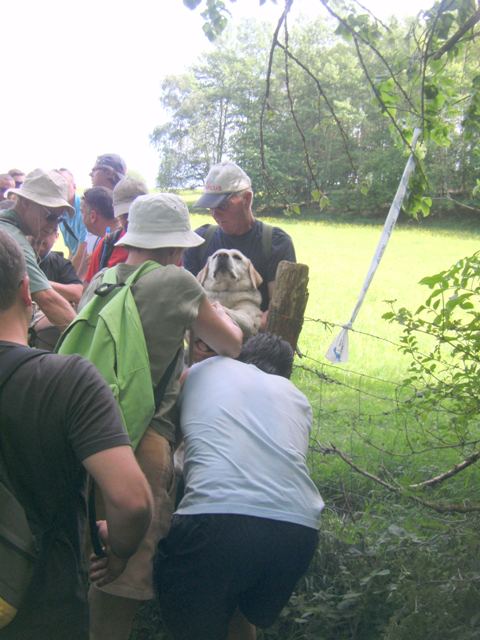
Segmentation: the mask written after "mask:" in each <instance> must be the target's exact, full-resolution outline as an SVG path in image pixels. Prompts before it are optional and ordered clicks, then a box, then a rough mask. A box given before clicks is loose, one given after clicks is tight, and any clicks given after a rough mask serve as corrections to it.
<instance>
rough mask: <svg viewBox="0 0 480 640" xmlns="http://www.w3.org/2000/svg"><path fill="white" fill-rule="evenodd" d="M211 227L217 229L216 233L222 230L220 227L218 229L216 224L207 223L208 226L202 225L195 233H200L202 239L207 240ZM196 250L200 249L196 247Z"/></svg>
mask: <svg viewBox="0 0 480 640" xmlns="http://www.w3.org/2000/svg"><path fill="white" fill-rule="evenodd" d="M211 227H215V231H216V232H217V231H219V229H220V227H218V226H217V225H216V224H213V223H210V222H207V223H206V224H202V226H201V227H198V229H195V233H198V235H199V236H201V237H202V238H205V236H206V235H207V232H208V230H209V229H210V228H211ZM199 246H200V247H201V246H202V245H199ZM194 248H195V249H196V248H198V247H194Z"/></svg>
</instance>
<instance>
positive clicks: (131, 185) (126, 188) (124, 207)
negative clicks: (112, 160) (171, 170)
mask: <svg viewBox="0 0 480 640" xmlns="http://www.w3.org/2000/svg"><path fill="white" fill-rule="evenodd" d="M147 193H148V188H147V185H146V184H145V183H144V182H143V181H142V180H137V179H136V178H132V177H131V176H126V177H125V178H122V179H121V180H120V181H119V182H117V184H116V185H115V187H114V189H113V213H114V214H115V217H116V218H118V216H122V215H124V214H125V213H128V210H129V208H130V205H131V204H132V202H133V201H134V200H135V199H136V198H138V196H144V195H146V194H147Z"/></svg>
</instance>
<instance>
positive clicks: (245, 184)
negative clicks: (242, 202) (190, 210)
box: [194, 162, 252, 209]
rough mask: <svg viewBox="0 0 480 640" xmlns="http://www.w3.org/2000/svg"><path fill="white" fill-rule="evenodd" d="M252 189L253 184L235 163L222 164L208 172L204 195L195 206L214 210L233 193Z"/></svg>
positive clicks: (216, 165) (214, 166)
mask: <svg viewBox="0 0 480 640" xmlns="http://www.w3.org/2000/svg"><path fill="white" fill-rule="evenodd" d="M251 187H252V182H251V180H250V178H249V177H248V176H247V174H246V173H245V171H243V169H240V167H239V166H238V165H236V164H235V163H233V162H221V163H220V164H215V165H213V167H212V168H211V169H210V171H209V172H208V175H207V178H206V180H205V186H204V188H203V195H202V196H201V198H200V199H199V200H197V202H196V203H195V205H194V206H195V207H205V208H207V209H214V208H215V207H218V206H220V205H222V203H223V202H225V201H226V200H228V198H229V197H230V196H231V195H232V193H237V192H239V191H243V190H244V189H250V188H251Z"/></svg>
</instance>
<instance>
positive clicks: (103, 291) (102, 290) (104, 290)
mask: <svg viewBox="0 0 480 640" xmlns="http://www.w3.org/2000/svg"><path fill="white" fill-rule="evenodd" d="M124 286H125V283H124V282H121V283H120V284H117V283H113V284H108V283H107V282H103V283H102V284H101V285H100V286H99V287H98V288H97V289H95V294H96V295H97V296H100V297H101V298H105V296H108V294H109V293H111V292H112V291H113V290H114V289H116V288H117V287H124Z"/></svg>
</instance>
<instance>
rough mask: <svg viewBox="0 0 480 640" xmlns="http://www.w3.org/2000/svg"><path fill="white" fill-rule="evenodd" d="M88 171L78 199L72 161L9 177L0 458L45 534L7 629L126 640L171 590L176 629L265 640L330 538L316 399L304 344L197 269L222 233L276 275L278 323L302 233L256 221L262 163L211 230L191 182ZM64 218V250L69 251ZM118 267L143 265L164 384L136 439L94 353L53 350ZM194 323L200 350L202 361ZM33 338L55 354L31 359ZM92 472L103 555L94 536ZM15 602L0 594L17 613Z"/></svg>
mask: <svg viewBox="0 0 480 640" xmlns="http://www.w3.org/2000/svg"><path fill="white" fill-rule="evenodd" d="M90 176H91V180H92V186H91V187H90V188H88V189H86V190H85V192H84V193H83V194H82V196H80V195H79V194H78V193H77V190H76V185H75V180H74V176H73V175H72V173H71V172H70V171H69V170H68V169H66V168H60V169H58V170H52V171H44V170H42V169H35V170H33V171H31V172H30V173H28V174H26V175H25V174H23V173H22V172H20V171H18V170H11V171H10V172H8V174H2V175H0V280H1V287H0V372H1V371H3V369H4V368H5V369H8V372H9V375H8V377H7V379H6V381H5V382H4V383H3V385H0V416H1V423H2V428H1V430H0V458H1V462H2V466H3V472H2V474H1V475H2V476H4V475H5V476H6V478H7V479H8V484H9V486H10V487H11V488H12V490H13V491H14V493H15V495H16V496H17V497H18V499H19V501H20V502H21V504H22V505H23V507H24V509H25V512H26V515H27V519H28V522H29V524H30V526H31V529H32V531H33V532H34V534H35V536H36V538H37V540H38V547H39V556H38V559H37V561H36V564H35V570H34V575H33V578H32V580H31V582H30V584H29V587H28V590H27V594H26V596H25V599H24V601H23V602H22V604H21V606H20V607H19V610H18V613H17V614H16V615H15V616H14V617H13V614H12V619H11V621H9V623H8V624H6V625H5V626H4V627H3V628H0V639H2V640H3V639H4V638H5V639H19V638H21V639H22V640H30V639H32V640H33V638H35V640H42V639H45V640H47V639H48V640H55V639H57V638H58V639H60V638H62V639H63V638H66V637H69V638H70V639H71V640H76V639H78V640H80V639H82V640H86V638H88V637H89V638H90V639H91V640H100V639H101V640H109V639H112V640H113V639H115V640H122V639H124V640H128V638H129V636H130V632H131V629H132V625H133V621H134V617H135V615H136V613H137V611H138V607H139V605H140V604H141V603H142V602H144V601H148V600H151V599H153V598H158V599H159V603H160V606H161V609H162V617H163V620H164V623H165V625H166V627H167V629H168V630H169V632H170V633H171V634H172V637H173V638H174V639H175V640H183V639H185V640H186V639H189V640H194V639H195V640H202V639H204V640H207V639H208V640H223V639H227V638H228V640H234V639H238V640H242V639H243V640H252V639H253V638H255V637H256V635H255V628H256V626H260V627H266V626H269V625H271V624H272V623H273V622H274V620H275V619H276V618H277V617H278V615H279V613H280V611H281V609H282V608H283V606H284V605H285V604H286V602H287V601H288V599H289V597H290V595H291V593H292V591H293V589H294V588H295V584H296V583H297V581H298V579H299V578H300V577H301V576H302V575H303V574H304V573H305V571H306V570H307V568H308V565H309V563H310V561H311V559H312V557H313V554H314V551H315V547H316V544H317V530H318V527H319V518H320V513H321V510H322V508H323V502H322V499H321V497H320V495H319V493H318V490H317V489H316V487H315V484H314V483H313V482H312V480H311V479H310V477H309V474H308V469H307V466H306V463H305V457H306V452H307V447H308V439H309V433H310V428H311V425H312V411H311V408H310V405H309V403H308V401H307V399H306V398H305V396H304V395H303V394H302V393H301V392H300V391H299V390H298V389H297V388H296V387H295V386H294V385H293V384H292V383H291V382H290V380H289V378H290V374H291V370H292V363H293V356H294V354H293V350H292V348H291V347H290V345H289V344H288V343H286V342H285V341H283V340H282V339H280V338H279V337H276V336H273V335H271V334H268V333H265V332H260V333H259V334H258V335H256V336H254V337H252V338H249V339H248V340H247V341H244V339H243V334H242V331H241V330H240V328H239V327H238V326H237V325H236V324H235V323H234V322H233V321H232V320H231V318H230V317H229V315H228V314H227V313H226V312H225V311H224V309H223V308H222V307H221V306H220V305H218V304H214V303H211V302H210V301H209V300H208V298H207V296H206V294H205V291H204V290H203V288H202V286H201V284H200V283H199V282H198V281H197V279H196V277H195V276H196V274H197V273H198V272H199V271H200V270H201V269H202V267H203V266H204V265H205V263H206V260H207V259H208V257H209V256H210V255H212V254H213V253H214V252H215V251H216V250H218V249H220V248H226V249H237V250H239V251H241V252H242V253H243V254H244V255H246V256H247V257H248V258H250V260H251V261H252V263H253V265H254V267H255V269H256V270H257V271H258V272H259V274H260V275H261V277H262V279H263V285H262V288H261V294H262V311H263V314H264V323H263V324H264V325H265V322H266V318H267V314H268V305H269V300H270V298H271V296H272V293H273V290H274V287H275V273H276V269H277V266H278V263H279V262H280V261H281V260H289V261H295V251H294V247H293V243H292V240H291V238H290V236H289V235H288V234H286V233H285V232H284V231H283V230H282V229H280V228H279V227H270V226H269V225H266V224H264V223H262V222H261V221H260V220H258V219H256V218H255V216H254V214H253V195H254V194H253V190H252V184H251V181H250V178H249V177H248V175H247V174H246V173H245V172H244V171H243V170H242V169H241V168H240V167H239V166H238V165H236V164H234V163H230V162H224V163H220V164H218V165H214V166H213V167H212V168H211V169H210V171H209V173H208V175H207V176H206V180H205V186H204V190H203V194H202V196H201V197H200V199H199V200H198V202H197V203H196V206H198V207H200V208H207V209H210V212H211V214H212V216H213V219H214V221H215V223H216V224H215V225H203V226H201V227H200V228H199V229H197V230H196V231H193V230H192V228H191V224H190V216H189V211H188V208H187V206H186V204H185V203H184V201H183V200H182V199H181V198H180V197H179V196H177V195H174V194H173V193H149V192H148V189H147V187H146V185H145V184H144V183H143V182H142V181H141V180H139V179H137V178H135V177H132V176H129V175H127V167H126V164H125V162H124V160H123V159H122V158H121V157H120V156H118V155H116V154H103V155H100V156H98V158H97V160H96V162H95V164H94V166H93V169H92V171H91V173H90ZM59 233H61V234H62V237H63V241H64V245H65V247H66V248H67V251H68V255H67V256H64V255H63V254H61V253H60V252H56V251H54V250H53V247H54V244H55V242H56V239H57V238H58V235H59ZM136 274H140V275H139V277H138V278H137V279H135V277H136ZM107 280H108V282H109V283H113V284H109V285H108V286H107V290H108V292H109V295H110V292H111V287H112V286H113V287H122V286H124V285H125V283H126V282H133V284H132V285H131V292H132V295H133V300H134V304H135V308H136V312H137V311H138V317H139V320H140V327H141V329H140V330H141V331H143V336H144V341H145V347H146V351H147V354H148V362H149V367H150V375H151V389H150V390H149V393H151V391H152V389H153V390H156V389H158V387H160V386H162V385H163V387H162V394H161V397H160V401H159V403H158V405H156V406H155V410H154V411H153V412H152V415H151V417H150V418H149V421H148V425H147V426H146V428H145V430H144V431H143V432H142V435H141V437H140V439H139V443H138V446H136V448H135V451H134V452H133V451H132V447H131V443H130V439H129V436H128V434H127V432H126V430H125V422H124V420H123V419H122V414H121V411H120V410H119V406H118V403H117V402H116V400H115V398H114V395H112V391H111V389H110V388H109V386H108V385H107V384H106V382H105V380H104V379H103V378H102V376H101V375H100V374H99V373H98V371H97V369H96V368H95V366H93V365H92V364H91V363H89V362H88V361H87V360H86V359H85V358H82V357H81V354H80V355H74V354H70V355H65V354H66V353H69V352H68V351H65V350H63V351H62V346H60V348H59V349H58V347H57V349H58V350H59V353H49V352H50V351H53V350H54V348H55V345H56V344H57V343H58V340H59V338H60V336H61V335H62V333H63V332H64V330H65V329H66V328H67V326H68V325H70V323H72V321H73V320H74V319H75V317H76V315H77V313H78V312H80V311H81V313H82V314H85V313H87V314H88V311H89V309H90V308H91V305H92V304H93V303H94V302H95V300H96V298H98V296H100V295H104V294H105V289H102V287H105V283H106V282H107ZM109 287H110V288H109ZM102 292H103V293H102ZM132 326H133V324H132ZM132 330H133V329H132ZM189 330H193V334H192V335H194V336H195V346H194V348H193V349H192V350H191V352H192V354H193V360H194V362H196V363H197V364H194V365H193V367H191V368H190V369H187V368H186V365H185V355H184V350H183V346H184V342H185V336H186V335H187V332H188V331H189ZM132 337H133V336H132ZM126 342H127V344H126V345H124V346H125V347H126V348H128V340H127V341H126ZM132 344H133V340H132ZM28 345H29V346H30V347H37V348H41V349H43V351H42V352H40V353H39V354H38V356H37V357H35V358H31V359H29V360H26V361H25V362H21V354H22V353H24V352H25V349H28V348H29V347H28ZM75 353H77V352H75ZM15 354H18V358H17V359H18V362H17V365H15ZM12 362H13V366H12V364H11V363H12ZM114 364H115V363H112V366H113V365H114ZM181 439H183V445H184V478H183V493H182V495H177V496H176V482H175V472H174V464H173V455H174V451H175V449H176V447H177V446H178V444H179V442H180V440H181ZM87 474H88V476H89V480H88V484H89V486H90V487H91V489H90V493H92V494H93V495H94V497H95V499H96V515H95V514H94V515H95V517H96V518H97V519H98V532H99V535H100V538H101V542H102V547H103V548H102V552H101V553H100V552H99V551H98V550H95V551H92V550H91V549H90V541H89V536H88V535H86V533H85V530H86V514H87V505H86V498H85V486H86V478H87ZM175 504H176V505H177V506H176V507H175ZM89 509H90V512H92V511H93V509H92V506H91V505H90V506H89ZM89 552H91V555H90V556H89V557H88V554H89ZM88 559H89V566H88V565H87V560H88ZM87 573H88V576H87ZM7 609H8V606H7ZM1 611H2V601H1V593H0V626H1Z"/></svg>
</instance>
